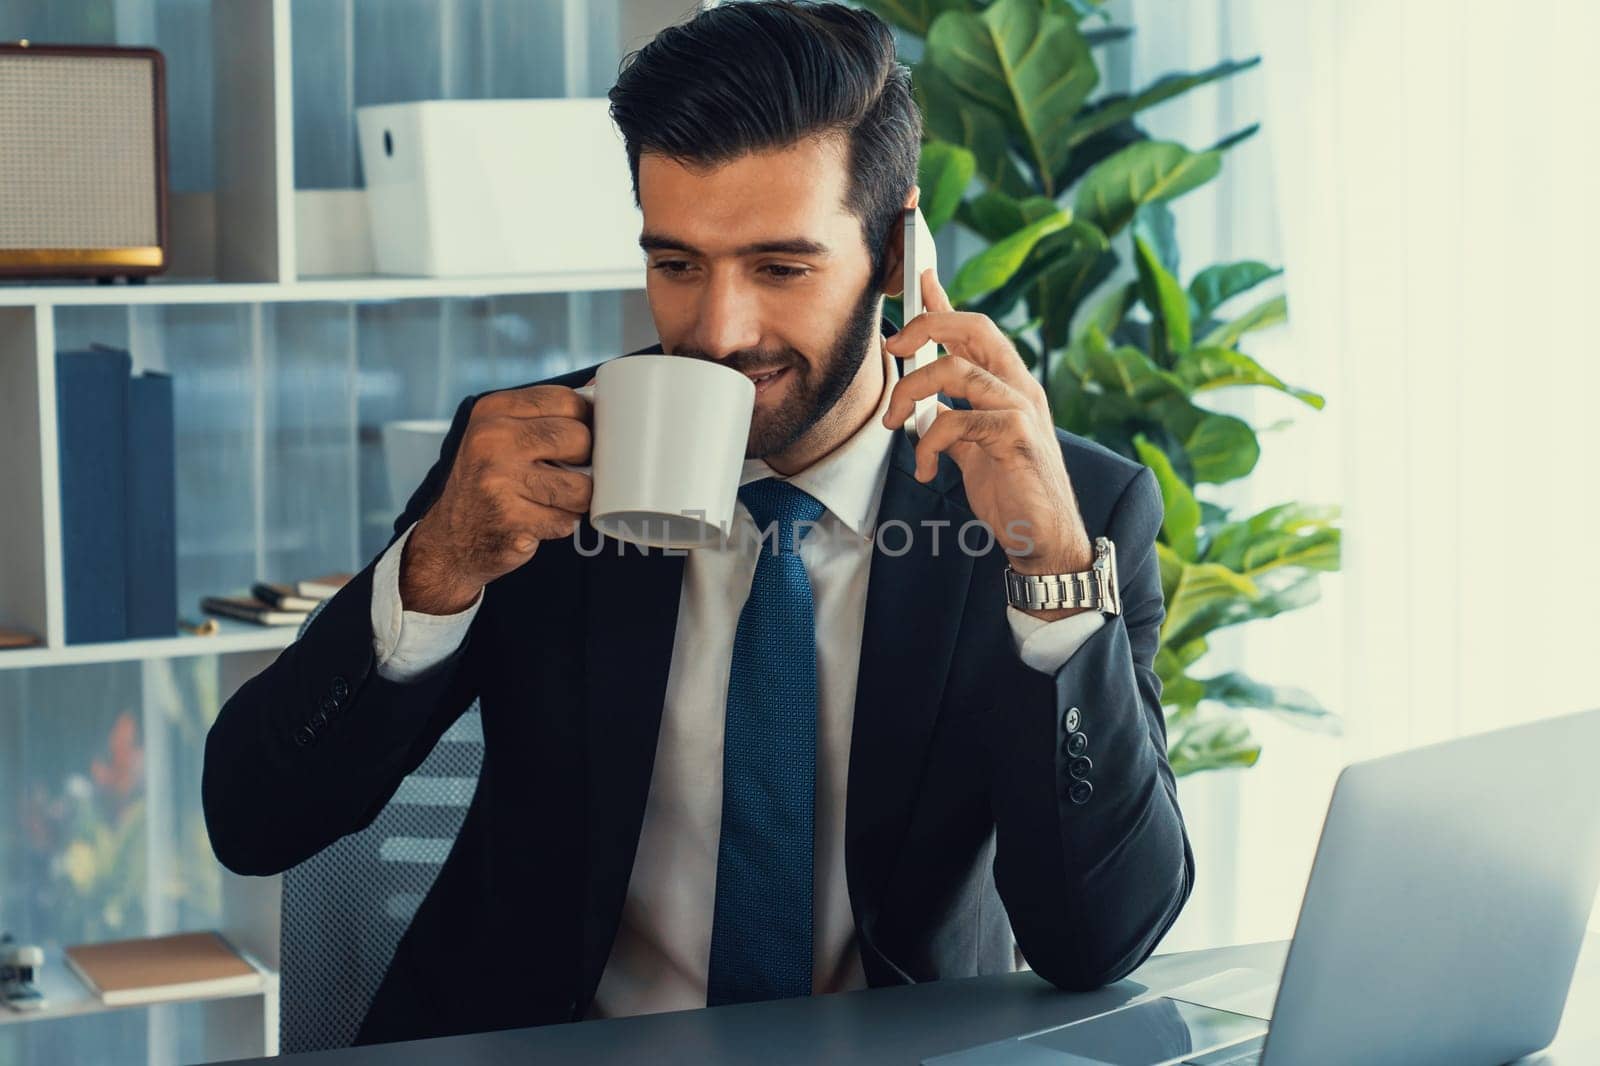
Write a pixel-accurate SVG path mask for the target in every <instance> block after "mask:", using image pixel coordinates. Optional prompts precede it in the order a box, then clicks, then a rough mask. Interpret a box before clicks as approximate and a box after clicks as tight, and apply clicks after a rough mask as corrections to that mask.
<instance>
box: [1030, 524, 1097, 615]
mask: <svg viewBox="0 0 1600 1066" xmlns="http://www.w3.org/2000/svg"><path fill="white" fill-rule="evenodd" d="M1006 601H1007V602H1008V603H1010V604H1011V606H1013V607H1016V608H1019V609H1021V610H1024V611H1055V610H1059V609H1061V608H1063V607H1092V608H1094V609H1095V610H1098V611H1101V612H1103V613H1105V614H1121V613H1122V600H1121V599H1120V598H1119V597H1118V595H1117V546H1116V545H1115V544H1113V543H1111V538H1110V537H1096V538H1094V564H1093V566H1092V567H1091V568H1090V569H1088V570H1081V571H1079V572H1078V573H1075V574H1019V573H1017V572H1016V571H1015V570H1013V569H1011V567H1009V566H1008V567H1006Z"/></svg>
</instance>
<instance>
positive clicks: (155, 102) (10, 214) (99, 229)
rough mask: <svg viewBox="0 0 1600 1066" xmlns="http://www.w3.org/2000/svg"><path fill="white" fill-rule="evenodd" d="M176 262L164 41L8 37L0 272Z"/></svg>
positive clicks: (65, 272) (93, 272)
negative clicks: (156, 45) (171, 246)
mask: <svg viewBox="0 0 1600 1066" xmlns="http://www.w3.org/2000/svg"><path fill="white" fill-rule="evenodd" d="M167 263H168V246H167V102H166V72H165V66H164V63H163V61H162V57H161V53H160V52H158V51H156V50H155V49H153V48H113V47H88V46H85V47H78V46H66V45H40V44H32V43H30V42H28V41H21V42H18V43H16V44H4V45H0V277H4V278H18V277H33V278H42V277H97V278H100V279H101V280H104V281H109V280H111V279H112V278H114V277H117V276H123V277H127V278H128V279H129V280H130V281H134V280H143V278H144V277H145V276H147V275H150V274H159V273H161V272H162V271H163V270H165V269H166V268H167Z"/></svg>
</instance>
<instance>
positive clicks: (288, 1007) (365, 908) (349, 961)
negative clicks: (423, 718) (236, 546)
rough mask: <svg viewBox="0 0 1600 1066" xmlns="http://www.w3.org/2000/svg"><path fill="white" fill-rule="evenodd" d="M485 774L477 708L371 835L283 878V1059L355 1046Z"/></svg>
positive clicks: (349, 840)
mask: <svg viewBox="0 0 1600 1066" xmlns="http://www.w3.org/2000/svg"><path fill="white" fill-rule="evenodd" d="M324 602H326V601H324ZM322 606H323V605H322V604H319V605H318V606H317V607H316V608H315V609H314V610H313V611H312V612H311V614H310V616H308V617H307V618H306V620H305V622H304V623H302V625H301V627H300V635H302V636H303V635H304V634H305V631H306V627H307V626H309V625H310V624H311V620H312V619H314V618H316V616H317V613H318V612H320V611H321V610H322ZM482 765H483V726H482V720H481V718H480V716H479V710H478V703H477V701H476V700H474V701H473V703H472V706H470V707H468V708H467V710H466V712H465V713H464V714H462V716H461V717H460V718H459V719H457V720H456V722H455V724H454V725H452V726H451V727H450V729H449V731H447V732H446V733H445V734H444V736H443V738H441V739H440V741H439V743H438V745H437V746H435V747H434V749H433V751H432V752H430V753H429V755H428V757H427V758H426V759H424V760H423V762H422V765H421V766H419V767H417V769H416V771H415V772H413V773H412V774H411V775H410V776H409V777H407V778H406V779H405V780H403V781H401V782H400V788H399V789H398V790H397V791H396V792H395V794H394V797H393V798H392V799H391V800H390V801H389V803H388V805H387V806H385V807H384V809H383V810H382V811H380V812H379V813H378V817H377V818H375V819H374V820H373V822H372V824H371V825H369V826H367V827H366V828H365V829H363V830H361V831H360V832H358V833H352V834H350V835H349V836H346V837H343V838H341V839H340V840H337V841H335V842H334V843H332V844H330V845H328V846H327V847H326V848H324V849H322V850H321V851H320V852H318V853H317V854H315V855H313V856H312V857H311V858H309V859H307V860H306V861H305V862H303V863H301V864H300V865H298V866H296V867H294V868H293V869H290V870H288V871H286V872H285V873H284V875H283V926H282V934H281V939H280V951H281V966H282V974H281V978H280V981H281V984H280V996H281V998H280V1000H279V1006H278V1024H279V1036H278V1040H279V1049H280V1051H281V1052H282V1053H283V1054H286V1055H287V1054H291V1053H294V1052H301V1051H319V1050H322V1049H324V1048H335V1047H347V1046H349V1044H350V1042H351V1041H352V1040H354V1039H355V1035H356V1030H357V1029H358V1028H360V1026H361V1020H362V1018H364V1017H365V1016H366V1013H367V1007H368V1006H369V1005H370V1004H371V1002H372V997H373V995H374V994H375V993H376V992H377V990H378V985H379V983H380V982H381V981H382V980H383V975H384V973H385V972H386V971H387V970H388V968H389V962H390V960H391V959H393V958H394V951H395V947H396V946H397V945H398V944H399V943H400V937H401V936H402V935H403V934H404V933H405V931H406V927H407V926H408V925H409V924H410V922H411V916H412V915H413V914H415V913H416V910H417V907H418V906H419V905H420V904H421V903H422V899H423V897H424V896H426V895H427V894H428V890H429V889H430V888H431V887H432V886H433V881H434V878H435V877H437V876H438V873H439V868H440V867H441V866H443V865H444V860H445V858H446V856H448V855H449V854H450V848H451V845H453V844H454V843H455V839H456V833H457V832H458V831H459V830H460V828H461V823H462V820H463V819H464V818H465V817H466V813H467V806H468V805H469V804H470V803H471V802H472V795H473V792H474V791H475V790H476V789H477V787H478V771H479V769H480V768H481V767H482Z"/></svg>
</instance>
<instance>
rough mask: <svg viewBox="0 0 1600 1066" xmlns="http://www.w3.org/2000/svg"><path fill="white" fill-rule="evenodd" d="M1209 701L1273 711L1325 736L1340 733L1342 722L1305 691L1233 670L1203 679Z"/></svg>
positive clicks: (1201, 682) (1287, 719) (1202, 684)
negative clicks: (1257, 678)
mask: <svg viewBox="0 0 1600 1066" xmlns="http://www.w3.org/2000/svg"><path fill="white" fill-rule="evenodd" d="M1200 684H1201V686H1202V687H1203V688H1204V690H1205V698H1206V699H1208V700H1216V701H1217V702H1218V703H1225V704H1227V705H1228V706H1230V707H1244V708H1249V709H1251V710H1260V711H1272V712H1274V713H1275V714H1278V715H1280V716H1281V717H1283V718H1284V719H1285V720H1286V721H1289V722H1292V723H1294V724H1295V725H1299V726H1306V727H1309V728H1312V729H1315V730H1317V731H1318V732H1321V733H1338V732H1340V731H1341V730H1340V723H1339V719H1338V717H1337V716H1336V715H1334V714H1333V712H1331V711H1329V710H1328V709H1327V708H1326V707H1324V706H1323V705H1322V704H1321V703H1319V702H1317V698H1316V697H1315V696H1313V695H1311V693H1309V692H1307V691H1306V690H1305V689H1301V688H1294V687H1292V686H1289V685H1264V684H1262V683H1261V682H1259V681H1255V680H1252V679H1251V678H1249V677H1247V676H1245V675H1244V674H1241V673H1238V672H1236V671H1230V672H1228V673H1225V674H1218V675H1217V676H1216V677H1208V678H1204V679H1200Z"/></svg>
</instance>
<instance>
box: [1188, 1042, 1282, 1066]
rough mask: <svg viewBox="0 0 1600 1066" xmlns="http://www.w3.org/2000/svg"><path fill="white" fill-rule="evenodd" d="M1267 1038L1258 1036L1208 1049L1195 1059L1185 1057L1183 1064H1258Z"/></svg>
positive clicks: (1206, 1065) (1225, 1065) (1230, 1065)
mask: <svg viewBox="0 0 1600 1066" xmlns="http://www.w3.org/2000/svg"><path fill="white" fill-rule="evenodd" d="M1266 1042H1267V1038H1266V1037H1264V1036H1258V1037H1256V1038H1255V1039H1253V1040H1246V1041H1245V1042H1244V1043H1242V1044H1235V1045H1233V1046H1232V1047H1225V1048H1221V1049H1219V1050H1217V1051H1208V1052H1207V1053H1206V1054H1204V1055H1201V1056H1199V1057H1198V1058H1193V1059H1184V1060H1183V1066H1256V1064H1257V1063H1259V1062H1260V1061H1261V1049H1262V1047H1263V1046H1264V1045H1265V1044H1266Z"/></svg>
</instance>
